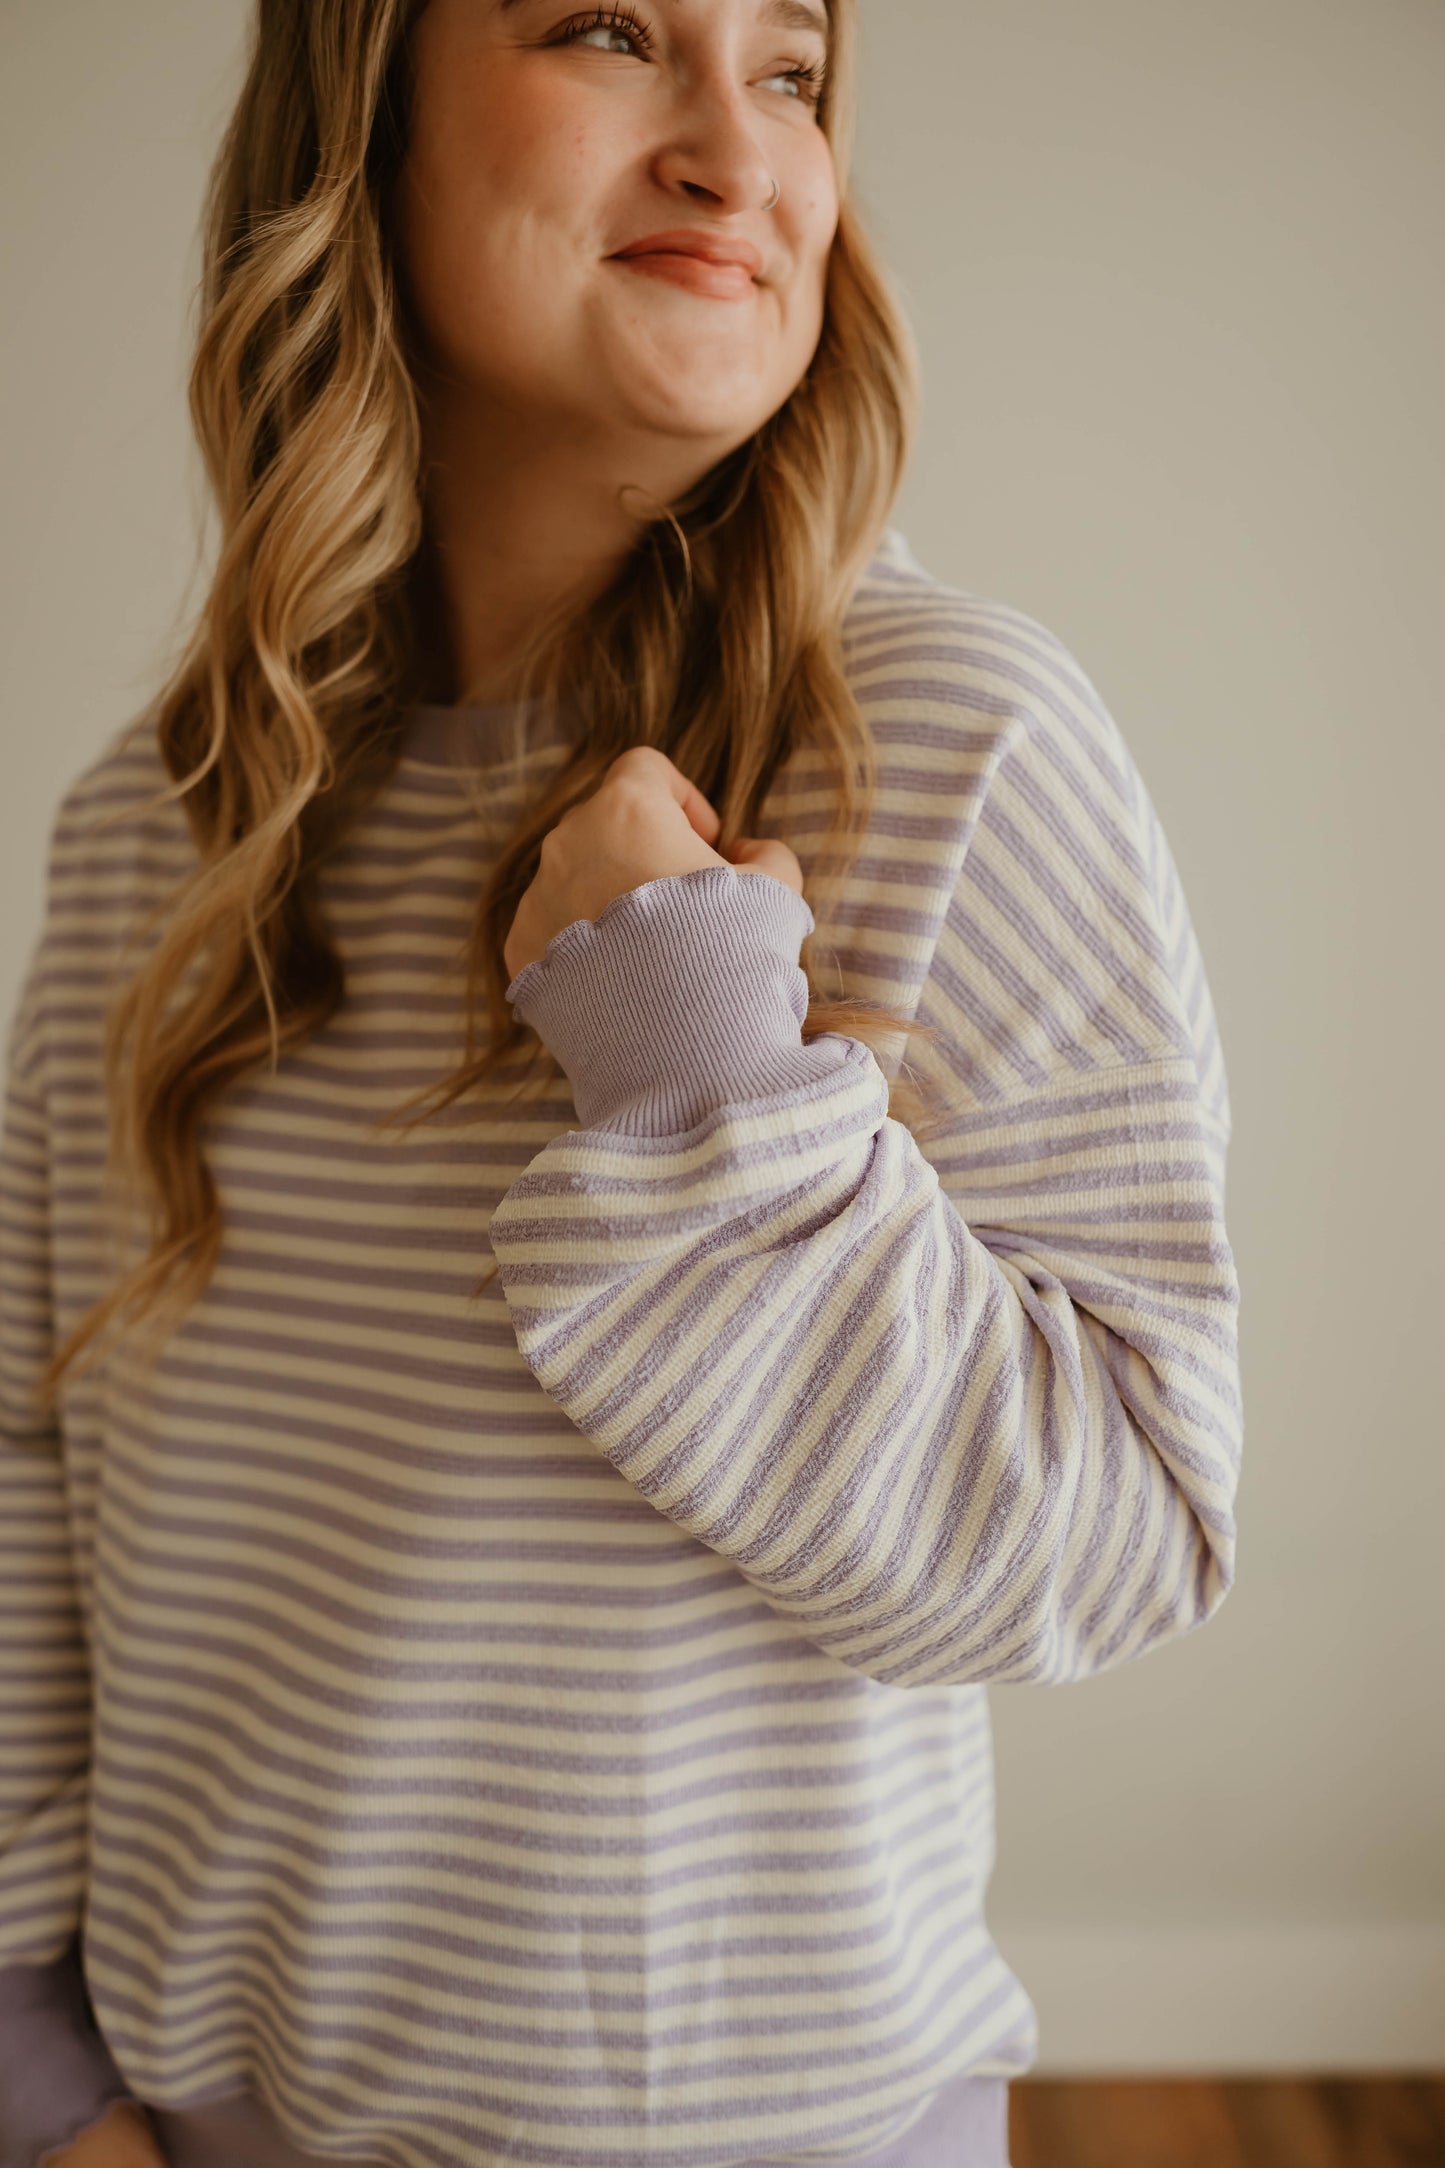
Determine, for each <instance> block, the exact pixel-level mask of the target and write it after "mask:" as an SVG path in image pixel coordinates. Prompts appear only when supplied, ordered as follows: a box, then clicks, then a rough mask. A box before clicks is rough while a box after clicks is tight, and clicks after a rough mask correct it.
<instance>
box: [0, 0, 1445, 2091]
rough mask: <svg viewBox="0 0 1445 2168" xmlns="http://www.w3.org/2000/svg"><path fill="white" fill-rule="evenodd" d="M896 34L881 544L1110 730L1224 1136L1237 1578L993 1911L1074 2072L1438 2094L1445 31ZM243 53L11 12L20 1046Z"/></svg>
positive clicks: (1083, 1728)
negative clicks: (1186, 927) (917, 395)
mask: <svg viewBox="0 0 1445 2168" xmlns="http://www.w3.org/2000/svg"><path fill="white" fill-rule="evenodd" d="M863 4H864V21H865V48H866V73H865V91H864V113H863V119H862V127H861V137H860V167H859V183H860V193H861V196H862V200H863V203H864V206H865V209H866V210H867V212H868V213H869V214H870V215H871V218H872V221H873V224H874V227H875V230H876V231H877V233H878V235H879V237H880V239H881V240H882V242H883V245H884V248H885V251H886V253H887V255H888V257H889V259H890V261H891V262H892V263H893V265H894V266H895V269H896V275H897V278H898V281H899V284H900V286H901V288H902V292H903V295H904V297H905V300H906V302H907V305H908V307H909V309H910V313H911V315H912V317H913V320H914V322H915V324H916V326H917V329H918V334H919V339H920V343H921V347H922V353H923V361H924V370H925V383H926V412H925V422H924V433H923V442H922V447H921V451H920V454H919V456H918V458H917V460H916V462H915V465H914V470H913V473H912V475H911V477H910V480H909V484H908V488H907V492H906V495H905V497H904V500H903V502H902V505H901V506H900V511H899V523H900V524H901V525H902V527H903V529H904V531H905V532H906V533H907V534H908V536H909V538H910V540H911V542H912V544H913V547H914V549H915V550H916V552H917V553H918V555H919V556H920V557H921V558H922V559H923V561H924V563H925V564H927V565H928V566H929V567H930V568H931V569H932V570H934V571H935V572H936V573H938V574H939V575H940V576H941V577H943V578H945V579H948V580H951V581H953V582H955V583H956V584H958V585H961V586H964V587H967V588H970V589H973V590H975V591H977V592H981V593H984V594H990V595H994V596H998V597H1000V598H1002V599H1004V600H1007V601H1009V602H1012V603H1014V604H1016V605H1018V606H1019V607H1021V608H1023V609H1026V610H1029V611H1031V612H1032V613H1033V614H1034V615H1035V616H1037V617H1039V618H1041V619H1042V620H1043V621H1044V622H1045V623H1046V624H1048V625H1050V626H1052V627H1053V629H1054V630H1055V631H1057V632H1058V633H1059V634H1060V635H1061V636H1062V637H1063V638H1064V639H1066V640H1067V641H1068V642H1069V644H1070V645H1071V646H1072V647H1073V649H1074V651H1075V653H1076V654H1077V655H1078V657H1079V659H1080V660H1081V661H1082V662H1083V664H1084V666H1085V668H1086V669H1087V670H1088V671H1089V672H1090V674H1091V675H1092V677H1093V678H1094V680H1095V683H1096V684H1097V686H1098V688H1099V690H1100V692H1101V693H1102V695H1103V697H1104V699H1105V700H1106V702H1107V703H1108V705H1109V707H1110V708H1111V710H1112V712H1113V713H1114V715H1115V716H1116V717H1117V719H1118V721H1119V723H1120V725H1121V727H1122V728H1123V730H1124V733H1125V735H1126V737H1127V739H1128V741H1129V743H1130V745H1131V746H1132V748H1133V750H1134V754H1135V757H1136V759H1137V760H1138V762H1139V765H1140V767H1141V769H1142V770H1143V773H1144V776H1145V779H1146V781H1147V782H1148V784H1149V787H1150V789H1151V791H1152V793H1153V795H1154V798H1155V801H1156V803H1157V805H1158V807H1159V810H1160V813H1161V815H1162V817H1163V820H1164V823H1165V827H1166V829H1167V830H1168V833H1169V835H1170V839H1171V842H1172V844H1173V847H1174V851H1175V855H1176V857H1177V859H1178V861H1179V865H1180V868H1181V871H1182V874H1183V877H1184V881H1185V885H1186V888H1187V890H1188V893H1189V897H1190V902H1191V906H1192V909H1193V912H1194V917H1195V922H1196V926H1197V929H1198V932H1199V936H1200V940H1201V942H1202V944H1203V948H1204V952H1205V957H1206V961H1207V964H1208V967H1209V973H1210V979H1211V983H1212V986H1213V990H1214V996H1215V1001H1216V1005H1217V1007H1218V1011H1219V1016H1220V1023H1221V1029H1222V1033H1223V1038H1224V1045H1225V1054H1226V1059H1227V1063H1228V1067H1229V1074H1230V1081H1231V1089H1232V1095H1233V1101H1234V1113H1235V1134H1234V1145H1233V1150H1232V1154H1231V1160H1230V1175H1229V1181H1230V1220H1231V1232H1232V1235H1233V1239H1234V1243H1235V1247H1236V1251H1237V1255H1238V1260H1239V1268H1240V1275H1241V1281H1242V1286H1243V1293H1244V1307H1243V1315H1242V1334H1243V1348H1244V1362H1245V1415H1246V1438H1245V1474H1244V1481H1243V1486H1242V1491H1241V1496H1240V1514H1241V1534H1240V1554H1239V1581H1238V1584H1237V1586H1236V1588H1235V1590H1234V1591H1233V1593H1232V1595H1231V1597H1230V1599H1229V1601H1228V1602H1227V1604H1226V1605H1225V1607H1224V1609H1223V1611H1222V1612H1221V1613H1220V1615H1219V1617H1218V1618H1217V1620H1216V1621H1215V1622H1213V1623H1212V1624H1211V1626H1210V1627H1209V1628H1208V1629H1207V1630H1206V1631H1205V1632H1203V1633H1202V1634H1198V1635H1196V1636H1194V1637H1192V1638H1191V1639H1190V1640H1188V1641H1186V1642H1184V1643H1181V1644H1178V1645H1176V1646H1174V1647H1171V1648H1167V1649H1164V1650H1162V1651H1157V1652H1156V1653H1155V1654H1153V1655H1152V1656H1149V1657H1147V1658H1145V1659H1143V1660H1142V1661H1141V1662H1139V1663H1137V1664H1135V1665H1132V1666H1129V1667H1127V1668H1126V1669H1125V1670H1124V1671H1122V1672H1119V1673H1115V1674H1112V1675H1110V1676H1107V1677H1105V1678H1102V1679H1099V1680H1095V1681H1091V1682H1090V1683H1088V1684H1087V1685H1084V1686H1076V1687H1073V1688H1064V1689H1057V1688H1056V1689H1052V1690H1039V1689H1028V1688H1023V1689H1019V1688H1013V1689H1003V1690H1000V1691H996V1692H995V1693H994V1694H993V1696H992V1697H991V1701H992V1708H993V1717H994V1729H995V1737H996V1742H997V1749H998V1781H999V1861H998V1867H997V1871H996V1875H995V1879H994V1883H993V1888H992V1894H991V1902H990V1919H991V1923H992V1925H993V1927H994V1930H995V1932H996V1934H997V1936H998V1938H999V1941H1000V1943H1001V1945H1002V1947H1003V1948H1004V1950H1005V1952H1006V1954H1007V1955H1008V1956H1009V1957H1010V1959H1011V1961H1012V1962H1013V1963H1014V1965H1015V1966H1016V1967H1017V1969H1018V1970H1019V1972H1020V1973H1021V1975H1022V1977H1023V1978H1024V1980H1025V1983H1026V1984H1027V1985H1028V1987H1029V1989H1030V1991H1031V1993H1032V1994H1033V1996H1034V1999H1035V2001H1036V2002H1037V2004H1038V2007H1039V2012H1040V2019H1041V2031H1042V2056H1041V2063H1040V2069H1041V2070H1043V2071H1056V2072H1058V2071H1064V2070H1068V2069H1077V2070H1089V2071H1104V2070H1120V2071H1127V2070H1139V2069H1155V2070H1174V2071H1184V2070H1189V2069H1198V2070H1211V2069H1235V2070H1246V2069H1271V2068H1282V2067H1292V2068H1298V2069H1303V2068H1328V2067H1350V2068H1360V2069H1363V2068H1402V2067H1408V2066H1413V2067H1420V2066H1422V2065H1427V2064H1428V2065H1436V2066H1438V2065H1441V2064H1442V2063H1445V1844H1442V1835H1445V1781H1442V1779H1445V1767H1442V1763H1445V1755H1442V1738H1445V1726H1442V1717H1445V1702H1442V1693H1441V1684H1440V1681H1441V1672H1442V1656H1445V1574H1442V1570H1441V1556H1442V1548H1445V1542H1442V1503H1445V1488H1442V1480H1441V1463H1442V1458H1445V1454H1442V1444H1445V1441H1442V1436H1441V1421H1440V1413H1439V1411H1440V1407H1441V1394H1440V1389H1439V1384H1438V1363H1439V1349H1440V1346H1441V1343H1442V1335H1441V1332H1440V1329H1439V1320H1440V1317H1441V1314H1442V1302H1441V1286H1440V1274H1439V1268H1438V1263H1437V1258H1438V1251H1437V1248H1436V1245H1437V1243H1438V1242H1439V1241H1440V1239H1441V1237H1440V1229H1441V1209H1442V1202H1445V1200H1442V1195H1441V1181H1440V1159H1439V1150H1438V1144H1437V1141H1436V1140H1437V1137H1438V1134H1439V1126H1440V1120H1439V1092H1440V1080H1441V1076H1442V1046H1441V1033H1440V1026H1439V1008H1440V1001H1441V993H1442V983H1441V970H1440V946H1441V942H1440V936H1441V924H1442V920H1441V913H1440V911H1439V907H1438V902H1437V887H1438V881H1439V866H1440V854H1439V852H1438V849H1437V848H1436V844H1437V837H1438V834H1439V830H1440V822H1441V811H1442V805H1445V791H1442V781H1445V778H1442V761H1441V738H1442V721H1445V718H1442V702H1441V697H1440V692H1439V675H1438V663H1437V656H1436V653H1435V652H1434V642H1433V641H1432V640H1431V638H1430V635H1431V634H1432V633H1438V630H1439V628H1440V623H1441V607H1442V606H1441V592H1442V576H1445V516H1442V494H1445V425H1442V419H1441V386H1442V384H1445V303H1442V290H1441V287H1442V281H1441V269H1442V266H1441V252H1440V236H1441V232H1442V230H1445V6H1441V5H1440V4H1438V0H1214V4H1212V5H1211V6H1209V7H1203V6H1200V5H1198V4H1197V0H1092V4H1091V5H1090V6H1088V7H1081V6H1080V5H1079V4H1078V0H1033V4H1031V5H1030V6H1028V7H1024V6H1021V5H1020V4H1019V0H971V4H969V5H967V6H964V5H960V4H959V0H863ZM245 22H246V11H245V9H244V7H243V6H241V5H240V4H238V0H128V4H127V5H125V6H122V7H116V6H114V5H111V4H106V5H102V4H99V0H65V4H64V5H63V6H60V7H56V6H54V5H53V4H51V0H6V5H5V13H4V16H3V23H0V86H3V88H0V158H3V174H4V184H5V187H4V199H5V203H6V206H7V220H6V227H5V234H4V239H3V250H4V254H3V274H0V275H3V317H0V324H3V329H0V372H3V374H0V388H3V398H4V409H3V413H4V424H3V453H0V457H3V488H0V550H3V595H4V606H5V631H4V639H3V642H0V670H3V706H0V715H3V728H4V733H5V737H4V746H5V776H6V790H5V795H4V802H3V811H0V820H3V843H4V850H3V858H0V884H3V886H0V908H3V919H0V928H3V931H0V997H3V1000H4V1003H5V1006H6V1009H7V1012H8V1010H9V1008H10V1007H11V1005H12V1004H13V998H14V993H15V990H16V987H17V985H18V980H19V974H20V971H21V969H22V967H23V963H24V959H25V955H26V953H27V950H28V947H29V944H30V942H31V940H32V938H33V935H34V931H35V928H36V925H37V923H38V908H39V879H40V872H41V866H42V857H43V850H44V843H45V836H46V832H47V830H48V826H49V822H50V819H51V815H52V812H53V809H54V806H55V803H56V800H57V799H58V796H59V794H60V791H61V789H62V788H63V786H64V784H65V782H66V781H67V780H68V779H69V777H71V776H72V775H73V774H74V773H75V772H76V771H77V769H78V768H79V767H80V765H81V764H82V763H83V762H84V761H86V760H88V759H89V758H90V757H91V756H92V754H93V753H94V751H95V750H97V749H98V747H99V745H100V743H101V742H102V740H103V739H104V738H105V737H106V736H107V735H108V734H109V733H110V732H111V731H112V730H113V729H114V728H115V727H117V725H118V724H119V723H120V722H121V721H122V720H124V719H125V717H126V716H127V715H128V714H130V713H131V712H132V711H133V710H134V709H135V708H136V707H138V706H139V705H140V703H141V701H142V700H143V698H144V697H145V695H146V694H147V693H148V692H149V690H150V689H151V687H152V685H153V683H154V681H155V678H156V676H157V674H158V673H159V670H160V668H161V666H162V663H163V661H164V659H165V655H166V653H167V652H168V650H169V645H170V643H171V641H172V640H173V638H174V637H175V634H176V632H177V630H178V628H179V625H180V623H181V621H182V619H181V616H180V614H178V613H180V612H182V610H183V608H184V605H185V602H186V598H187V596H189V598H190V601H191V602H192V603H194V601H195V600H196V599H197V598H198V595H199V592H200V571H199V568H198V559H197V553H196V548H195V543H194V534H193V523H194V518H195V513H196V508H197V507H198V506H199V505H200V503H201V502H202V498H201V491H200V483H199V469H198V464H197V463H196V462H195V460H194V459H193V456H192V452H191V448H190V440H189V432H188V423H187V419H186V414H185V406H184V393H183V385H184V371H185V365H186V360H187V354H188V344H189V336H190V330H189V327H190V310H191V294H192V289H193V285H194V279H195V271H196V262H197V259H196V254H195V234H194V229H195V218H196V211H197V207H198V202H199V193H200V188H201V184H202V180H203V175H204V170H205V166H206V163H207V159H208V156H209V152H210V149H211V147H212V144H213V142H214V139H215V136H216V134H217V132H218V130H219V127H220V125H221V122H222V120H223V118H224V115H225V112H226V110H227V101H228V97H229V94H230V92H231V90H232V89H233V87H234V82H235V62H236V56H237V53H238V50H239V45H240V41H241V38H242V35H243V32H244V28H245ZM1432 666H1433V667H1432ZM1432 1328H1433V1331H1432ZM1432 1380H1434V1381H1435V1382H1434V1383H1433V1384H1432Z"/></svg>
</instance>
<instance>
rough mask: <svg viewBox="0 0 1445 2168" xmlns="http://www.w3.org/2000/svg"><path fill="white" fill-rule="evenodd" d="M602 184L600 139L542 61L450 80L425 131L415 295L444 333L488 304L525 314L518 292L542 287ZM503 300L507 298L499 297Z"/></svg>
mask: <svg viewBox="0 0 1445 2168" xmlns="http://www.w3.org/2000/svg"><path fill="white" fill-rule="evenodd" d="M595 189H596V156H595V147H594V146H592V145H590V144H589V142H588V140H587V136H586V132H585V130H584V128H583V127H582V125H581V123H580V121H579V118H578V115H577V113H576V111H575V108H574V106H573V104H572V103H571V102H570V101H569V100H567V99H566V98H565V97H559V96H558V95H557V94H556V91H555V89H554V90H552V91H551V92H549V91H548V89H547V87H546V86H545V84H544V83H543V81H542V76H541V71H537V72H536V73H535V74H534V75H532V76H530V77H528V76H526V75H525V74H522V73H520V72H519V73H518V74H517V75H514V76H512V77H511V78H510V80H507V81H505V82H502V81H498V80H495V79H493V80H489V81H475V80H473V81H470V82H469V81H468V80H467V79H466V77H465V75H461V76H460V77H459V79H458V80H456V81H454V82H453V83H451V84H441V85H438V86H437V88H436V92H435V95H434V97H433V99H432V102H431V104H430V106H429V108H428V111H427V115H426V125H425V127H424V128H418V129H417V130H416V131H414V134H413V139H412V144H411V149H410V152H409V156H408V160H407V168H406V173H405V175H404V178H403V184H402V192H401V207H400V219H399V240H400V246H401V253H402V259H403V265H404V268H405V272H406V277H407V283H408V287H409V290H410V292H411V294H412V297H413V301H414V305H415V307H416V308H417V310H418V312H419V314H420V315H421V316H422V318H423V320H424V321H425V323H426V324H427V327H428V329H429V330H431V331H432V332H433V334H434V335H437V334H440V335H443V336H445V334H446V333H447V331H448V330H450V331H451V332H452V333H454V334H460V335H463V336H464V335H465V327H466V326H467V325H468V324H469V323H472V322H474V321H476V320H477V319H478V317H479V315H485V316H487V317H490V318H491V319H492V320H493V322H494V323H495V320H496V318H497V316H498V315H499V314H507V315H513V314H515V312H513V311H509V310H508V309H507V297H508V295H509V294H511V293H513V292H514V290H515V288H516V286H517V284H518V282H519V281H530V282H531V291H530V296H529V298H530V301H531V304H532V307H533V309H535V306H536V303H537V302H538V301H539V300H540V299H541V298H542V295H541V293H540V292H539V291H538V284H539V281H540V282H541V283H543V284H545V279H546V272H547V267H548V261H549V247H550V248H551V250H552V253H553V254H555V253H557V250H556V243H557V241H558V240H559V239H560V238H561V237H562V236H563V235H565V234H566V233H567V232H568V230H569V226H570V228H571V229H572V230H573V231H574V232H575V230H576V228H577V226H578V223H579V219H580V214H581V211H582V209H583V207H584V206H585V204H586V202H587V201H588V200H589V196H590V194H592V193H595ZM499 305H500V307H499Z"/></svg>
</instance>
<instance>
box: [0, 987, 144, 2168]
mask: <svg viewBox="0 0 1445 2168" xmlns="http://www.w3.org/2000/svg"><path fill="white" fill-rule="evenodd" d="M40 1009H41V973H40V951H39V950H37V953H36V957H35V960H34V961H33V963H32V968H31V971H30V974H29V976H28V979H27V982H26V986H25V990H24V993H23V995H22V998H21V1002H20V1005H19V1009H18V1011H17V1014H16V1016H15V1019H14V1022H13V1024H12V1027H11V1031H10V1035H9V1046H8V1059H7V1070H6V1099H5V1120H4V1138H3V1145H0V1736H3V1742H4V1752H3V1758H0V2168H35V2164H36V2163H38V2162H40V2161H41V2160H42V2159H45V2158H47V2157H48V2155H49V2153H50V2151H51V2150H52V2149H54V2148H58V2147H60V2146H63V2145H65V2144H68V2143H69V2141H70V2140H71V2139H72V2138H74V2137H76V2136H77V2135H78V2134H79V2133H80V2132H81V2131H83V2130H85V2129H87V2128H88V2127H89V2125H90V2124H91V2123H93V2122H94V2121H96V2120H97V2119H98V2118H99V2116H101V2115H102V2114H103V2113H104V2112H105V2110H106V2109H107V2108H108V2106H109V2105H110V2103H111V2102H113V2101H116V2100H125V2099H129V2098H130V2097H131V2094H130V2089H129V2087H128V2086H127V2085H126V2082H125V2080H124V2079H123V2078H122V2076H121V2075H120V2072H119V2071H118V2070H117V2068H116V2066H115V2063H114V2061H113V2060H112V2058H111V2055H110V2051H109V2049H108V2048H107V2046H106V2044H105V2041H104V2039H103V2038H102V2036H101V2034H100V2032H99V2030H98V2029H97V2027H96V2024H95V2020H94V2015H93V2012H92V2010H91V2007H90V2003H89V1998H88V1996H87V1994H86V1989H85V1981H84V1975H83V1972H82V1968H81V1963H80V1954H79V1940H78V1931H79V1925H80V1918H81V1908H82V1904H83V1899H84V1888H85V1874H86V1850H87V1809H88V1791H89V1727H90V1667H89V1657H88V1653H87V1647H86V1639H85V1634H84V1630H83V1625H82V1619H81V1612H80V1607H79V1602H78V1596H77V1590H76V1586H75V1576H74V1568H73V1564H72V1558H71V1548H70V1523H69V1513H68V1504H67V1494H66V1479H65V1466H64V1459H63V1455H62V1451H61V1442H60V1436H59V1432H58V1429H57V1428H56V1426H55V1425H54V1424H53V1423H49V1422H46V1421H44V1420H42V1418H41V1416H40V1415H39V1413H38V1412H37V1408H36V1403H35V1397H34V1381H35V1378H36V1375H37V1374H38V1372H39V1370H40V1368H41V1366H42V1365H43V1363H44V1362H45V1361H46V1359H47V1358H48V1355H49V1351H50V1347H51V1344H52V1343H51V1306H50V1291H49V1269H48V1259H49V1192H50V1182H49V1174H48V1167H49V1155H48V1150H47V1140H46V1121H45V1107H44V1093H43V1089H42V1073H41V1072H42V1063H41V1056H40V1032H39V1024H40Z"/></svg>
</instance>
